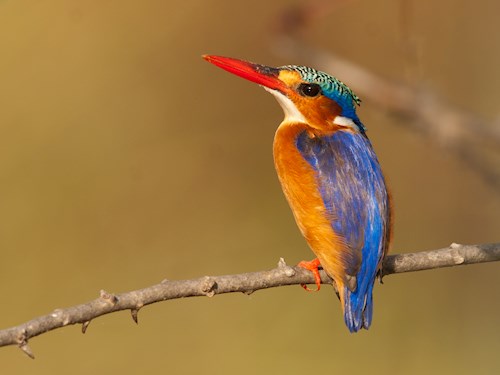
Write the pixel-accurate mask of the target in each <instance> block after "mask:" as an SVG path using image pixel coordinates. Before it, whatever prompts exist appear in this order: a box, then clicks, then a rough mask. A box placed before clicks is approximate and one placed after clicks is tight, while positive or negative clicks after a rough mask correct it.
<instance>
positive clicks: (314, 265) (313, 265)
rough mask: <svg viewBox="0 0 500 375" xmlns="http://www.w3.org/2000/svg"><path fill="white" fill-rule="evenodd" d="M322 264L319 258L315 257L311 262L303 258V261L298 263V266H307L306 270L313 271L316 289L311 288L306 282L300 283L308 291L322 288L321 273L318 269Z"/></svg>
mask: <svg viewBox="0 0 500 375" xmlns="http://www.w3.org/2000/svg"><path fill="white" fill-rule="evenodd" d="M320 266H321V263H320V262H319V259H318V258H316V259H313V260H311V261H310V262H308V261H305V260H303V261H302V262H300V263H299V264H297V267H300V268H305V269H306V270H309V271H311V272H312V273H313V276H314V283H315V284H316V290H314V289H309V288H308V287H307V285H306V284H300V286H301V287H302V288H304V289H305V290H307V291H308V292H317V291H319V290H320V289H321V276H320V275H319V270H318V268H319V267H320Z"/></svg>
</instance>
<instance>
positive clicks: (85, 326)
mask: <svg viewBox="0 0 500 375" xmlns="http://www.w3.org/2000/svg"><path fill="white" fill-rule="evenodd" d="M89 324H90V320H87V321H85V322H83V323H82V333H83V334H85V332H87V328H88V326H89Z"/></svg>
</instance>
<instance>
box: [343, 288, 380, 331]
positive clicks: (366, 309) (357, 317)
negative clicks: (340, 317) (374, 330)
mask: <svg viewBox="0 0 500 375" xmlns="http://www.w3.org/2000/svg"><path fill="white" fill-rule="evenodd" d="M372 291H373V281H372V282H370V283H369V284H368V285H366V288H364V290H362V288H360V287H359V286H358V289H357V290H356V291H355V292H351V291H350V290H349V289H348V288H346V287H344V321H345V324H346V326H347V328H349V331H351V332H352V333H354V332H358V331H359V330H360V329H362V328H364V329H368V328H370V325H371V323H372V316H373V298H372Z"/></svg>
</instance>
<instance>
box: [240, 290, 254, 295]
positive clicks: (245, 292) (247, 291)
mask: <svg viewBox="0 0 500 375" xmlns="http://www.w3.org/2000/svg"><path fill="white" fill-rule="evenodd" d="M253 292H255V290H251V289H250V290H244V291H243V292H242V293H243V294H246V295H247V296H249V295H250V294H252V293H253Z"/></svg>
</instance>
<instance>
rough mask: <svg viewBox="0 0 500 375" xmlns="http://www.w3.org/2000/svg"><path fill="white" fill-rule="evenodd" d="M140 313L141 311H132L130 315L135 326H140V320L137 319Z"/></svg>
mask: <svg viewBox="0 0 500 375" xmlns="http://www.w3.org/2000/svg"><path fill="white" fill-rule="evenodd" d="M138 313H139V309H138V308H135V309H130V314H131V315H132V319H133V320H134V322H135V324H139V320H138V318H137V314H138Z"/></svg>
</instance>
